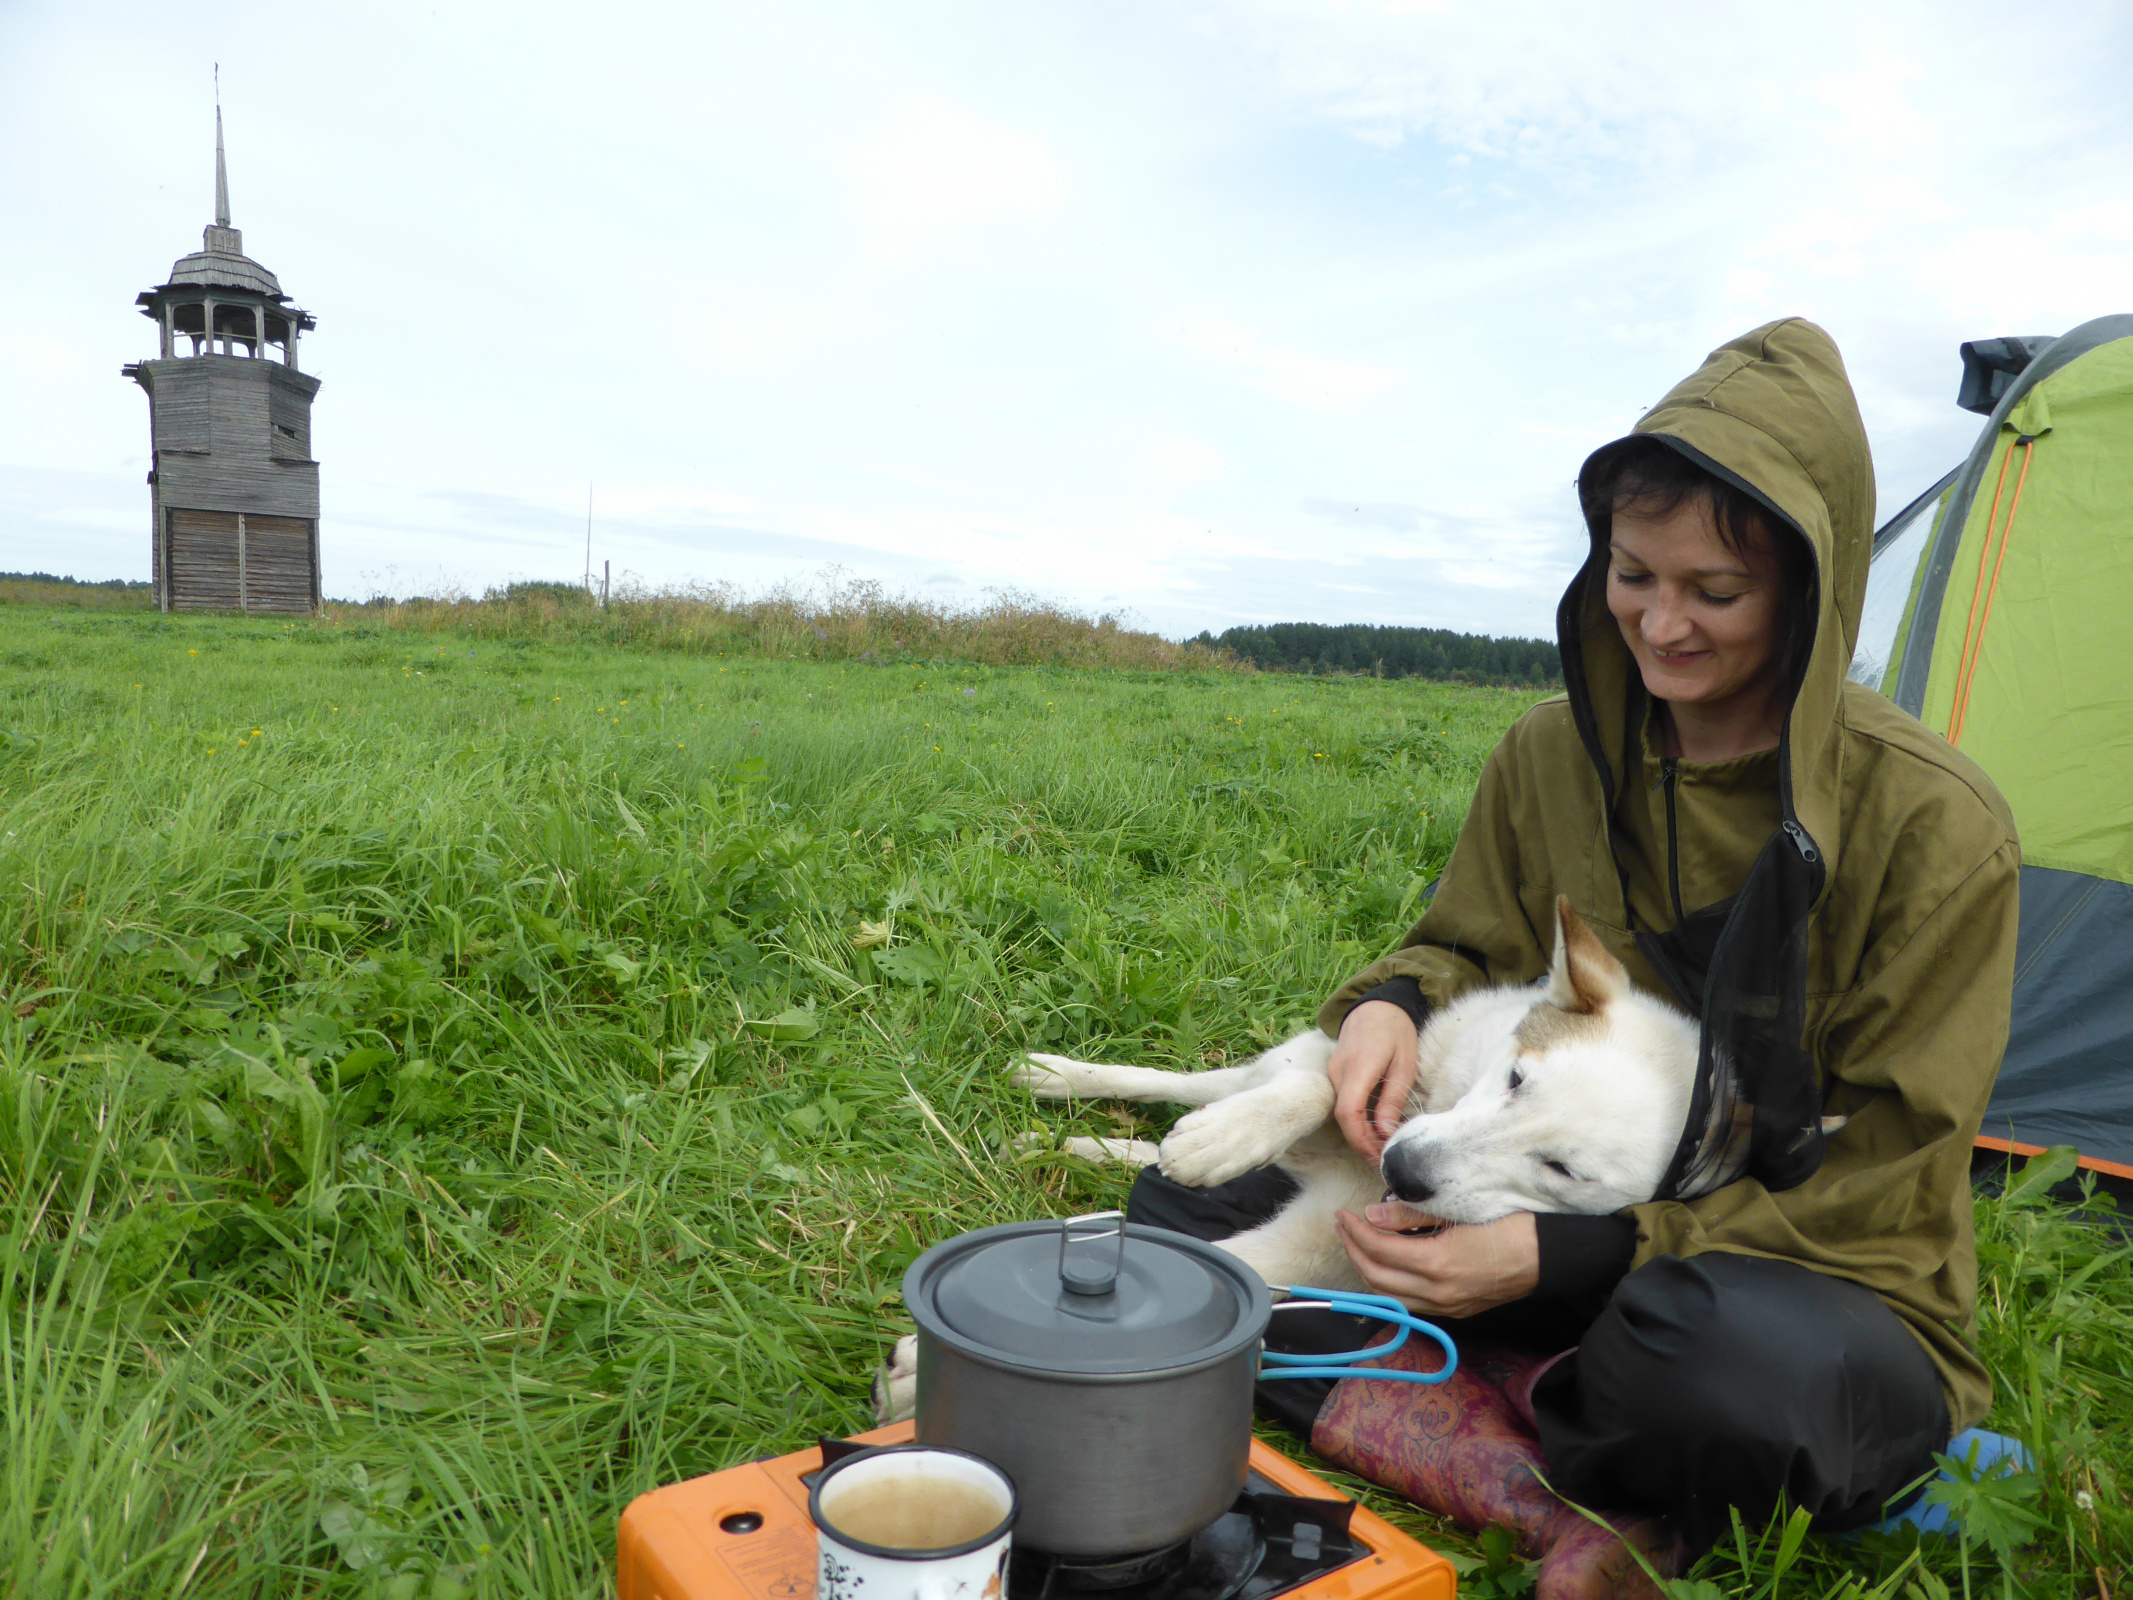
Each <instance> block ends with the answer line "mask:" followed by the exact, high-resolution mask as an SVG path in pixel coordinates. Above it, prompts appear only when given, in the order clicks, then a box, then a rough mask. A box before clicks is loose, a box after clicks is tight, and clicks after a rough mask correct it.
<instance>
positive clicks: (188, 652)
mask: <svg viewBox="0 0 2133 1600" xmlns="http://www.w3.org/2000/svg"><path fill="white" fill-rule="evenodd" d="M185 653H186V654H187V655H189V656H196V655H198V654H199V653H200V652H199V651H197V650H188V651H186V652H185Z"/></svg>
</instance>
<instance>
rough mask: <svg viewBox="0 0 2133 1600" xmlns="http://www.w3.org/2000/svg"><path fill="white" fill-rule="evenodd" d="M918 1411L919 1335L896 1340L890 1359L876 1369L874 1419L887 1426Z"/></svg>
mask: <svg viewBox="0 0 2133 1600" xmlns="http://www.w3.org/2000/svg"><path fill="white" fill-rule="evenodd" d="M917 1414H918V1335H917V1334H915V1333H907V1334H905V1335H904V1336H903V1337H902V1338H901V1339H899V1340H897V1341H896V1348H895V1349H894V1350H892V1351H890V1352H889V1359H888V1361H887V1362H886V1363H885V1364H884V1365H882V1366H880V1367H877V1368H876V1369H875V1372H874V1421H875V1424H876V1425H877V1426H878V1427H883V1428H886V1427H887V1426H888V1425H889V1424H890V1423H892V1422H904V1421H907V1420H909V1419H910V1418H911V1417H914V1416H916V1415H917Z"/></svg>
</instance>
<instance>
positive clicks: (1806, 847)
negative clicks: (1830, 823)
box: [1785, 822, 1822, 863]
mask: <svg viewBox="0 0 2133 1600" xmlns="http://www.w3.org/2000/svg"><path fill="white" fill-rule="evenodd" d="M1785 832H1786V833H1787V834H1788V835H1789V836H1790V837H1791V839H1792V843H1793V846H1794V848H1795V849H1797V850H1798V851H1799V852H1800V859H1801V860H1802V861H1806V862H1810V863H1812V862H1816V861H1820V860H1821V859H1822V853H1821V852H1820V851H1819V850H1817V849H1816V848H1815V842H1814V840H1812V839H1810V838H1808V837H1807V830H1806V829H1805V828H1803V827H1801V826H1800V825H1799V824H1798V823H1797V822H1788V823H1786V824H1785Z"/></svg>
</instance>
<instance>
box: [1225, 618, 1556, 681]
mask: <svg viewBox="0 0 2133 1600" xmlns="http://www.w3.org/2000/svg"><path fill="white" fill-rule="evenodd" d="M1192 643H1194V644H1200V645H1206V646H1207V647H1208V648H1209V649H1211V650H1227V651H1229V652H1230V653H1231V654H1232V655H1235V656H1238V657H1241V658H1242V659H1243V660H1246V661H1249V662H1251V663H1252V664H1253V665H1254V666H1256V667H1258V668H1260V669H1261V670H1262V671H1266V672H1319V673H1333V672H1341V673H1359V674H1362V675H1363V676H1366V677H1378V678H1434V679H1436V680H1437V681H1439V682H1441V683H1482V684H1508V685H1531V686H1534V687H1544V686H1546V685H1549V684H1559V683H1561V682H1562V681H1563V663H1562V657H1561V655H1560V654H1559V653H1558V652H1557V650H1556V648H1555V645H1554V644H1553V643H1552V642H1551V641H1549V640H1546V639H1491V638H1488V637H1486V636H1484V635H1482V634H1478V633H1453V632H1452V631H1451V630H1450V629H1448V628H1379V627H1371V626H1369V625H1367V624H1365V623H1360V622H1350V623H1344V624H1340V625H1337V626H1335V625H1329V624H1327V623H1323V622H1276V623H1271V624H1269V625H1267V626H1264V627H1251V628H1230V629H1227V630H1225V631H1224V632H1223V633H1222V635H1221V636H1220V637H1219V638H1217V637H1216V636H1215V635H1214V634H1211V633H1202V634H1201V635H1200V636H1199V637H1198V638H1197V639H1194V640H1193V641H1192Z"/></svg>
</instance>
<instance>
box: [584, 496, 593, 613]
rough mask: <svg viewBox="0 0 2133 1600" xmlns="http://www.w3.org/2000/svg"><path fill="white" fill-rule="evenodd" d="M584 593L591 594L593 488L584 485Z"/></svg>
mask: <svg viewBox="0 0 2133 1600" xmlns="http://www.w3.org/2000/svg"><path fill="white" fill-rule="evenodd" d="M585 592H586V593H587V594H591V593H592V592H593V486H592V484H591V482H590V481H587V483H586V485H585Z"/></svg>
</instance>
